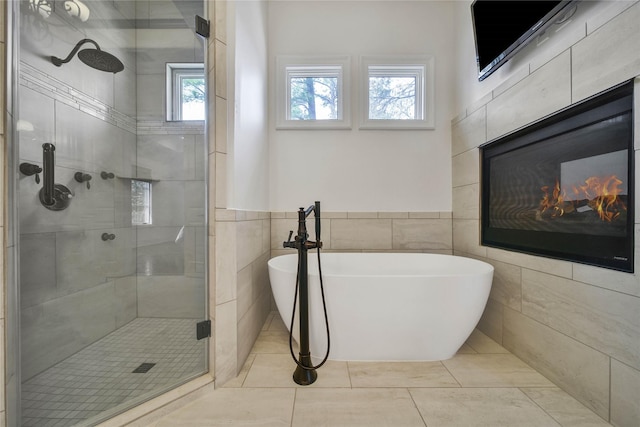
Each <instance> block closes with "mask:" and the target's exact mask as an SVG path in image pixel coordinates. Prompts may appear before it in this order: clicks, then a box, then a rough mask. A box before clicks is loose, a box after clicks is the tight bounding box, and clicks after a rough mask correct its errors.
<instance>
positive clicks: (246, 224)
mask: <svg viewBox="0 0 640 427" xmlns="http://www.w3.org/2000/svg"><path fill="white" fill-rule="evenodd" d="M236 233H237V242H238V243H237V245H238V246H237V260H238V270H240V269H243V268H245V267H246V266H248V265H250V264H251V263H252V262H253V261H254V260H255V259H256V258H258V257H259V256H260V255H261V254H262V252H263V250H262V221H260V220H256V221H239V222H237V223H236Z"/></svg>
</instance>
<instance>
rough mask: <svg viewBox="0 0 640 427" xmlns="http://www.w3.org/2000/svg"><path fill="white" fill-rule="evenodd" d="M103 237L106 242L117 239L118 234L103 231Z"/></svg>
mask: <svg viewBox="0 0 640 427" xmlns="http://www.w3.org/2000/svg"><path fill="white" fill-rule="evenodd" d="M101 237H102V240H104V241H105V242H106V241H107V240H113V239H115V238H116V235H115V234H113V233H111V234H109V233H102V236H101Z"/></svg>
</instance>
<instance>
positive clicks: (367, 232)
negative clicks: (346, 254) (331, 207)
mask: <svg viewBox="0 0 640 427" xmlns="http://www.w3.org/2000/svg"><path fill="white" fill-rule="evenodd" d="M391 221H392V220H390V219H332V220H331V248H332V249H380V250H383V249H392V246H391V241H392V232H391Z"/></svg>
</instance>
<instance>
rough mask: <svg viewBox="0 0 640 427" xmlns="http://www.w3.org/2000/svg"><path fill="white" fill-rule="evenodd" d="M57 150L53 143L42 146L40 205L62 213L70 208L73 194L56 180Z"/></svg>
mask: <svg viewBox="0 0 640 427" xmlns="http://www.w3.org/2000/svg"><path fill="white" fill-rule="evenodd" d="M55 150H56V147H55V146H54V145H53V144H51V143H48V142H47V143H45V144H42V181H43V182H42V189H41V190H40V203H42V206H44V207H45V208H47V209H49V210H52V211H61V210H63V209H66V208H67V207H69V204H70V203H71V198H72V197H73V193H72V192H71V190H69V189H68V188H67V187H65V186H64V185H62V184H56V182H55V181H56V180H55V167H56V165H55Z"/></svg>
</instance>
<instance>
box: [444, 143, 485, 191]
mask: <svg viewBox="0 0 640 427" xmlns="http://www.w3.org/2000/svg"><path fill="white" fill-rule="evenodd" d="M479 155H480V151H479V150H478V149H477V148H474V149H471V150H467V151H465V152H463V153H460V154H458V155H456V156H454V157H453V159H452V160H451V162H452V163H451V167H452V170H453V176H452V184H453V187H454V188H455V187H460V186H462V185H469V184H477V183H479V182H480V157H479Z"/></svg>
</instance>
